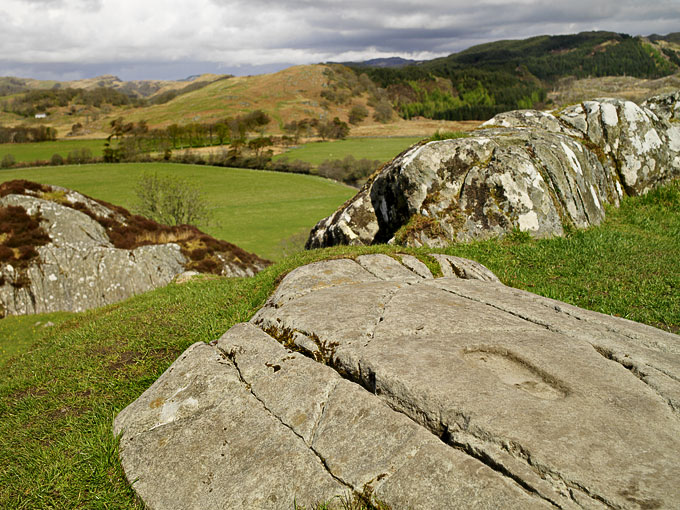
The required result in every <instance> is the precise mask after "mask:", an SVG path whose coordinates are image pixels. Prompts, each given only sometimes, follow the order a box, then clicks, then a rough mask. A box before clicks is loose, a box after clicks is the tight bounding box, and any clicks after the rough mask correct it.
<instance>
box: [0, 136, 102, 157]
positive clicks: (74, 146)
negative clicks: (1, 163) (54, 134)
mask: <svg viewBox="0 0 680 510" xmlns="http://www.w3.org/2000/svg"><path fill="white" fill-rule="evenodd" d="M81 149H89V150H90V151H92V155H93V156H101V155H102V151H103V149H104V140H57V141H56V142H35V143H3V144H0V159H2V158H3V157H4V156H5V155H7V154H11V155H12V156H14V158H15V159H16V160H17V161H27V162H31V161H41V160H42V161H49V160H50V159H51V158H52V155H54V154H60V155H61V156H63V158H64V159H66V157H67V156H68V154H69V152H71V151H73V150H81Z"/></svg>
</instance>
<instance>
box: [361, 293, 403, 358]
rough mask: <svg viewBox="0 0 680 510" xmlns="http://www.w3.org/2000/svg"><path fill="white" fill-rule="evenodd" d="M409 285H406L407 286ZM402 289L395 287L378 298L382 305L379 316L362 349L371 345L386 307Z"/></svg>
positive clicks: (383, 318) (382, 319)
mask: <svg viewBox="0 0 680 510" xmlns="http://www.w3.org/2000/svg"><path fill="white" fill-rule="evenodd" d="M408 285H411V284H410V283H407V286H408ZM402 288H403V287H397V288H394V289H389V290H388V291H387V292H386V293H385V294H384V295H383V296H381V298H380V302H381V303H383V304H382V307H381V308H382V310H381V311H380V314H379V315H378V319H377V320H376V322H375V324H374V325H373V331H371V332H370V333H369V334H368V340H367V341H366V343H365V344H364V347H367V346H368V344H370V343H371V340H373V339H374V338H375V332H376V331H377V330H378V327H379V326H380V323H382V322H383V321H384V320H385V314H386V313H387V307H388V306H389V305H390V303H391V302H392V300H394V298H396V297H397V294H398V293H399V291H401V290H402Z"/></svg>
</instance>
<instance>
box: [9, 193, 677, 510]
mask: <svg viewBox="0 0 680 510" xmlns="http://www.w3.org/2000/svg"><path fill="white" fill-rule="evenodd" d="M397 249H398V248H395V247H391V246H386V245H380V246H373V247H353V248H350V247H336V248H332V249H326V250H316V251H312V252H302V253H298V254H296V255H294V256H291V257H288V258H285V259H283V260H281V261H280V262H278V263H277V264H276V265H274V266H272V267H270V268H267V269H266V270H264V271H263V272H261V273H260V274H258V275H257V276H255V277H253V278H248V279H224V278H204V279H198V280H194V281H191V282H189V283H187V284H184V285H175V284H170V285H168V286H167V287H164V288H161V289H157V290H155V291H152V292H149V293H146V294H142V295H139V296H136V297H134V298H132V299H130V300H127V301H125V302H122V303H118V304H116V305H112V306H108V307H105V308H100V309H97V310H93V311H90V312H86V313H82V314H65V315H64V316H63V320H60V322H59V324H58V325H56V326H54V327H50V328H40V327H37V328H34V327H33V326H32V325H34V324H35V322H37V321H45V320H47V317H45V316H34V317H33V318H31V319H25V318H18V319H3V320H2V321H0V325H1V326H3V327H5V328H6V329H4V330H0V331H10V330H12V327H13V326H16V328H22V327H27V328H29V329H31V328H32V331H34V332H35V337H34V338H33V339H32V340H31V339H30V337H31V336H32V335H33V333H32V332H26V333H23V334H25V335H28V338H29V340H27V341H26V342H25V345H28V344H31V348H30V351H24V352H23V354H20V353H19V351H21V350H22V349H21V348H20V347H13V348H14V352H15V355H14V356H12V357H9V358H8V357H5V358H4V360H2V361H1V363H2V365H1V366H0V368H1V370H0V416H2V420H0V465H1V466H3V469H1V470H0V508H7V509H14V508H20V509H29V508H30V509H33V508H117V509H135V508H139V509H141V508H142V505H141V503H140V502H139V501H137V500H136V499H135V496H134V494H133V492H132V490H131V489H130V487H129V485H128V484H127V482H126V481H125V479H124V476H123V473H122V470H121V467H120V464H119V462H118V460H117V443H116V439H115V438H114V437H113V436H112V433H111V424H112V421H113V417H114V416H115V414H116V413H117V412H118V411H120V410H121V409H123V408H124V407H125V406H126V405H127V404H129V403H130V402H132V401H133V400H134V399H136V398H137V397H138V396H139V395H140V394H141V393H142V392H143V391H144V390H145V389H146V388H148V387H149V385H151V384H152V383H153V382H154V381H155V380H156V379H157V378H158V376H159V375H160V374H161V373H162V372H163V371H164V370H165V369H166V368H167V367H168V366H169V365H170V364H171V363H172V362H173V361H174V360H175V359H176V358H177V356H178V355H179V354H180V353H181V352H182V351H183V350H184V349H185V348H186V347H188V346H189V345H191V344H192V343H194V342H197V341H203V342H206V341H210V340H213V339H215V338H217V337H219V336H220V335H221V334H223V333H224V332H225V331H226V330H227V329H229V327H231V326H232V325H234V324H235V323H237V322H241V321H245V320H248V319H249V318H250V317H251V316H252V314H253V313H254V312H255V311H256V310H257V309H258V308H259V307H260V306H262V304H263V303H264V301H265V299H266V298H267V296H268V295H269V294H270V293H271V292H272V290H273V289H274V288H275V285H276V282H277V281H278V280H279V279H280V277H281V275H283V274H285V273H286V272H288V271H290V270H291V269H293V268H294V267H297V266H299V265H301V264H305V263H309V262H312V261H316V260H321V259H325V258H329V257H339V256H356V255H358V254H361V253H369V252H383V253H394V252H395V251H396V250H397ZM402 251H407V252H410V253H414V254H417V255H420V256H421V257H424V258H425V259H426V257H425V254H426V253H428V252H430V251H433V250H402ZM446 251H447V252H449V253H453V254H457V255H461V256H467V257H470V258H474V259H476V260H479V261H480V262H482V263H484V264H485V265H487V266H488V267H489V268H490V269H491V270H493V271H494V272H495V273H496V274H497V275H498V276H499V277H500V278H501V279H502V280H503V281H504V283H506V284H511V285H513V286H516V287H520V288H524V289H528V290H530V291H532V292H537V293H540V294H544V295H547V296H550V297H556V298H558V299H562V300H565V301H567V302H570V303H572V304H574V305H577V306H582V307H585V308H590V309H594V310H597V311H600V312H603V313H607V314H617V315H621V316H624V317H627V318H630V319H633V320H637V321H642V322H647V323H649V324H653V325H657V326H662V327H664V328H665V329H667V330H670V331H676V332H677V331H678V330H679V329H680V274H679V272H678V267H680V182H676V183H675V184H673V185H670V186H667V187H665V188H663V189H660V190H657V191H654V192H652V193H650V194H649V195H647V196H646V197H641V198H633V199H626V200H624V202H623V205H622V207H621V209H619V210H613V209H610V210H608V217H607V220H606V221H605V222H604V224H603V225H601V226H599V227H596V228H592V229H589V230H587V231H580V232H573V233H571V235H569V236H568V237H566V238H558V239H549V240H540V241H538V240H532V239H530V238H529V237H528V236H526V235H514V236H510V237H509V238H506V239H505V240H502V241H498V240H495V241H488V242H482V243H471V244H465V245H457V246H454V247H451V248H449V249H448V250H446ZM8 320H9V321H10V322H9V326H6V325H7V324H8V323H7V322H5V321H8ZM13 320H16V321H17V322H11V321H13ZM22 321H25V322H22ZM9 341H10V340H8V338H4V342H5V343H6V342H9ZM297 503H299V504H301V505H307V506H308V508H323V504H322V505H321V506H319V505H316V506H311V507H310V506H309V505H314V502H297ZM293 505H294V502H291V508H293Z"/></svg>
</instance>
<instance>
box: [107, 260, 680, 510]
mask: <svg viewBox="0 0 680 510" xmlns="http://www.w3.org/2000/svg"><path fill="white" fill-rule="evenodd" d="M398 258H400V259H401V261H403V264H402V263H400V261H399V260H397V259H396V258H391V257H387V256H385V255H368V256H362V257H358V258H357V259H356V260H348V259H344V260H333V261H328V262H320V263H316V264H311V265H309V266H305V267H301V268H298V269H296V270H294V271H292V272H291V273H290V274H289V275H288V276H287V277H286V278H285V279H284V280H283V281H282V282H281V284H280V285H279V287H278V289H277V290H276V292H275V293H274V294H273V295H272V297H271V298H270V300H269V301H268V302H267V304H266V305H265V306H264V307H263V308H262V309H261V310H260V311H259V312H258V313H257V314H256V315H255V317H253V319H252V320H251V322H250V323H248V324H239V325H237V326H234V327H233V328H232V329H230V330H229V331H228V332H227V333H226V334H225V335H224V336H223V337H222V338H220V339H219V341H217V342H215V343H214V345H206V344H196V345H194V346H192V347H191V348H190V349H189V350H188V351H187V352H185V353H184V354H183V355H182V357H181V358H180V359H179V360H177V361H176V362H175V364H173V366H172V367H171V368H170V369H168V371H167V372H166V373H165V374H164V375H163V376H162V377H161V378H160V379H159V380H158V381H157V382H156V383H155V384H154V385H153V386H152V387H151V388H149V390H147V391H146V392H145V393H144V394H143V395H142V396H141V397H140V398H139V399H138V400H137V401H135V402H134V403H133V404H131V405H130V406H129V407H127V408H126V409H125V410H124V411H122V412H121V413H120V414H119V415H118V417H117V418H116V421H115V425H114V428H115V431H116V433H122V437H121V449H120V452H121V453H120V455H121V460H122V464H123V467H124V469H125V472H126V475H127V477H128V479H129V480H130V481H132V482H133V487H134V488H135V490H136V491H137V492H138V494H139V495H140V496H141V497H142V499H143V500H144V501H145V503H146V504H147V505H149V507H150V508H154V509H165V508H282V509H284V508H286V509H289V508H292V507H293V504H294V502H297V503H298V504H306V505H311V504H313V503H314V502H315V501H322V500H328V499H330V498H332V497H333V496H334V495H339V494H340V495H342V494H348V493H359V494H364V495H369V496H370V497H372V498H373V499H374V501H380V502H384V503H385V504H387V505H389V506H390V507H391V508H392V509H402V508H404V509H406V508H413V509H416V508H417V509H421V508H432V509H441V508H489V509H491V508H518V509H519V508H565V509H569V508H597V509H599V508H614V509H628V508H630V509H655V508H674V507H677V502H678V501H680V484H678V480H680V460H679V459H680V412H678V411H679V409H680V337H678V336H677V335H672V334H670V333H665V332H663V331H660V330H657V329H654V328H651V327H648V326H643V325H640V324H637V323H633V322H630V321H626V320H624V319H619V318H615V317H610V316H606V315H602V314H598V313H595V312H590V311H585V310H582V309H579V308H576V307H573V306H570V305H567V304H565V303H561V302H558V301H554V300H550V299H547V298H543V297H540V296H536V295H534V294H531V293H528V292H524V291H519V290H516V289H512V288H509V287H505V286H504V285H502V284H501V283H499V282H497V281H496V280H495V278H493V274H492V273H491V272H489V271H488V269H486V268H484V266H481V265H479V264H476V263H472V262H471V261H465V260H463V259H456V258H443V257H440V259H439V261H440V264H442V266H444V267H445V268H447V269H444V270H446V271H452V272H453V273H454V274H455V275H457V276H448V277H446V276H445V277H442V278H432V277H431V274H430V273H429V271H425V269H427V268H426V267H425V266H420V265H419V264H418V263H417V262H418V261H414V260H412V259H410V258H409V257H408V256H406V257H404V258H401V257H398ZM334 501H336V502H337V501H338V500H334Z"/></svg>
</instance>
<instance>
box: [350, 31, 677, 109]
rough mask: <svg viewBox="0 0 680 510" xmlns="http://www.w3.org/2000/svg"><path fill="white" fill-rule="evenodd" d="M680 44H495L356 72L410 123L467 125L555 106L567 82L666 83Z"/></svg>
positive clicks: (575, 39)
mask: <svg viewBox="0 0 680 510" xmlns="http://www.w3.org/2000/svg"><path fill="white" fill-rule="evenodd" d="M672 40H674V38H673V36H668V37H667V38H656V39H648V38H643V37H630V36H628V35H626V34H617V33H613V32H583V33H580V34H574V35H561V36H548V35H544V36H538V37H532V38H529V39H524V40H506V41H495V42H491V43H487V44H481V45H478V46H474V47H472V48H469V49H467V50H465V51H462V52H460V53H455V54H452V55H449V56H448V57H443V58H438V59H434V60H430V61H426V62H422V63H420V64H418V65H411V66H406V67H402V68H399V69H393V68H367V67H365V66H362V67H361V68H355V69H356V70H357V72H359V71H361V72H366V73H367V74H368V75H369V76H370V77H371V78H372V79H373V81H375V82H376V83H377V84H378V85H379V86H380V87H383V88H386V89H387V91H388V95H389V98H390V100H391V101H392V103H393V105H394V106H395V108H396V109H397V110H398V111H399V113H400V114H401V115H402V116H403V117H405V118H411V117H415V116H425V117H431V118H439V119H449V120H464V119H472V118H477V119H480V118H489V117H491V116H493V115H495V114H496V113H500V112H503V111H509V110H514V109H521V108H532V107H538V108H541V107H545V106H547V105H549V104H550V101H549V100H548V97H547V91H548V90H550V88H552V86H553V85H554V84H555V83H556V82H557V81H558V80H560V79H561V78H565V77H567V76H569V77H575V78H587V77H602V76H634V77H637V78H645V79H652V78H661V77H663V76H668V75H670V74H673V73H676V72H678V70H679V69H680V52H679V50H680V46H678V45H676V44H675V43H673V42H672Z"/></svg>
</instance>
